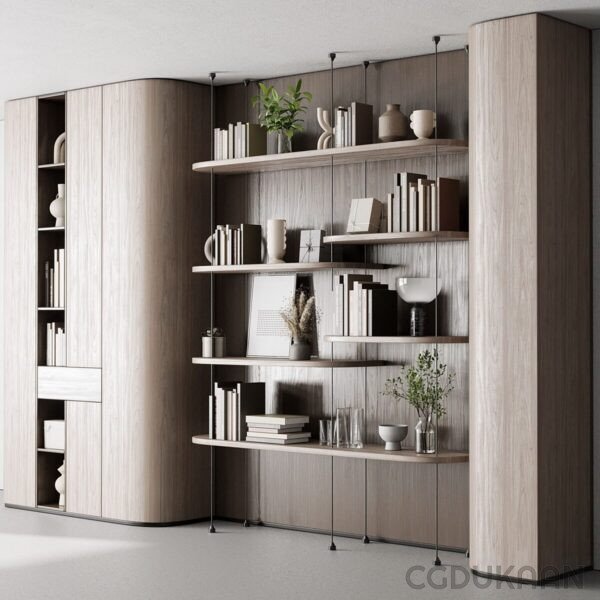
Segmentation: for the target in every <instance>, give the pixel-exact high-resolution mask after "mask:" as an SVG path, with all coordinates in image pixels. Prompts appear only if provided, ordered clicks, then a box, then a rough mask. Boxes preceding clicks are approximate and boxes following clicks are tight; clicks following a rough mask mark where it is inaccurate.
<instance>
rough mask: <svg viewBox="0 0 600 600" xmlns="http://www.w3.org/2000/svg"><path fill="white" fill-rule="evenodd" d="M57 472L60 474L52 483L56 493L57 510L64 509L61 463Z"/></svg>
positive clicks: (63, 478)
mask: <svg viewBox="0 0 600 600" xmlns="http://www.w3.org/2000/svg"><path fill="white" fill-rule="evenodd" d="M57 471H58V472H59V473H60V477H59V478H58V479H57V480H56V481H55V482H54V489H55V490H56V491H57V492H58V494H59V498H58V506H59V508H64V507H65V489H66V486H65V463H64V462H63V464H62V465H60V467H58V469H57Z"/></svg>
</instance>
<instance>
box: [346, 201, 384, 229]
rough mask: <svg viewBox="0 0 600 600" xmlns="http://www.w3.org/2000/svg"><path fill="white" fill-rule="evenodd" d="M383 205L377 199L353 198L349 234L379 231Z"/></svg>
mask: <svg viewBox="0 0 600 600" xmlns="http://www.w3.org/2000/svg"><path fill="white" fill-rule="evenodd" d="M381 209H382V204H381V202H379V200H377V198H353V199H352V205H351V206H350V217H349V218H348V228H347V232H348V233H376V232H377V231H379V223H380V220H381Z"/></svg>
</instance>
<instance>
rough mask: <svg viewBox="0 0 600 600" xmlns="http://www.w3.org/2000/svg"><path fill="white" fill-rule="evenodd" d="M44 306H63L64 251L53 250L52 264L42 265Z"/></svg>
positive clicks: (62, 249)
mask: <svg viewBox="0 0 600 600" xmlns="http://www.w3.org/2000/svg"><path fill="white" fill-rule="evenodd" d="M44 302H45V304H44V306H46V307H51V308H64V306H65V249H64V248H57V249H55V250H54V256H53V260H52V262H50V261H46V262H45V263H44Z"/></svg>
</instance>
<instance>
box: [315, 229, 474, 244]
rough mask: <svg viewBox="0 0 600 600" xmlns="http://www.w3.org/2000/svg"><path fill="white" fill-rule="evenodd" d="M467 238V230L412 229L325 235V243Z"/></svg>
mask: <svg viewBox="0 0 600 600" xmlns="http://www.w3.org/2000/svg"><path fill="white" fill-rule="evenodd" d="M468 239H469V233H468V232H467V231H412V232H408V233H407V232H403V233H398V232H395V233H347V234H342V235H327V236H325V237H324V238H323V242H324V243H325V244H359V245H362V246H370V245H375V244H419V243H424V242H435V241H438V242H464V241H467V240H468Z"/></svg>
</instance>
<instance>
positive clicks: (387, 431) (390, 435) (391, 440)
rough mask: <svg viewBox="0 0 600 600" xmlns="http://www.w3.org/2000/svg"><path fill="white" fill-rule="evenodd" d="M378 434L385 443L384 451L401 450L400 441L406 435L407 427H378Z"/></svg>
mask: <svg viewBox="0 0 600 600" xmlns="http://www.w3.org/2000/svg"><path fill="white" fill-rule="evenodd" d="M378 432H379V437H380V438H381V439H382V440H383V441H384V442H385V449H386V450H402V441H403V440H404V438H405V437H406V436H407V434H408V425H389V424H384V425H379V427H378Z"/></svg>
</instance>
